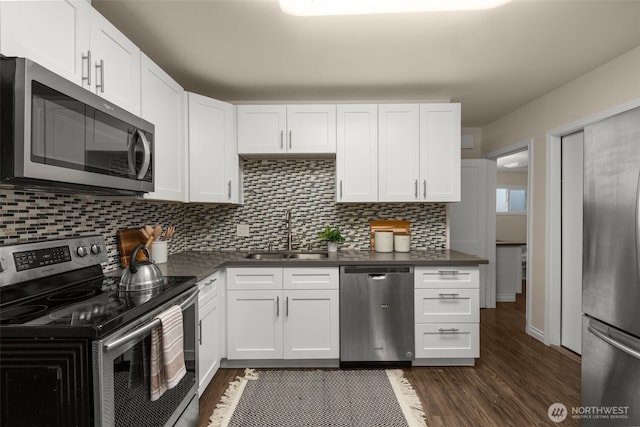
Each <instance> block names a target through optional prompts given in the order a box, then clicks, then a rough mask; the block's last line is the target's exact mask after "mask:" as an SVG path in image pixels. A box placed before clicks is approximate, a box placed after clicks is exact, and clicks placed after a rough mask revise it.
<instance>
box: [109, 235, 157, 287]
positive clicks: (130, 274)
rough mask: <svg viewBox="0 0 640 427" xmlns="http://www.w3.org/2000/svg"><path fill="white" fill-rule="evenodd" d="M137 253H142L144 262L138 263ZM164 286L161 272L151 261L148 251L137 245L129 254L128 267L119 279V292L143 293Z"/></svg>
mask: <svg viewBox="0 0 640 427" xmlns="http://www.w3.org/2000/svg"><path fill="white" fill-rule="evenodd" d="M139 251H144V253H145V255H146V256H147V260H146V261H138V260H136V257H137V255H138V252H139ZM162 285H164V277H162V272H161V271H160V269H159V268H158V266H157V265H155V264H154V263H153V262H152V261H151V255H150V254H149V249H147V248H146V247H145V246H144V245H138V246H136V247H135V249H134V250H133V253H132V254H131V260H130V262H129V267H127V269H126V270H125V271H124V272H123V273H122V276H121V277H120V290H123V291H145V290H148V289H153V288H157V287H159V286H162Z"/></svg>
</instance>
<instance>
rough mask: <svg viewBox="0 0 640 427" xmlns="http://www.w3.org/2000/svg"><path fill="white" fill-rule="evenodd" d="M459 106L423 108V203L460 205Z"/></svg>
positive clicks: (421, 109)
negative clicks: (456, 203)
mask: <svg viewBox="0 0 640 427" xmlns="http://www.w3.org/2000/svg"><path fill="white" fill-rule="evenodd" d="M460 126H461V125H460V104H445V103H442V104H421V105H420V179H421V195H420V198H421V200H422V201H425V202H431V201H437V202H459V201H460V173H461V172H460V137H461V128H460Z"/></svg>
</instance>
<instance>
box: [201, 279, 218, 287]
mask: <svg viewBox="0 0 640 427" xmlns="http://www.w3.org/2000/svg"><path fill="white" fill-rule="evenodd" d="M216 280H218V279H211V280H209V281H208V282H207V283H205V284H204V285H205V286H211V285H213V284H214V283H215V281H216Z"/></svg>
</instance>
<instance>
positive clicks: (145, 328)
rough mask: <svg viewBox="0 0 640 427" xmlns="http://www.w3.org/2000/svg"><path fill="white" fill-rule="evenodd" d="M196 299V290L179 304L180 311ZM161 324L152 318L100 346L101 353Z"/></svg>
mask: <svg viewBox="0 0 640 427" xmlns="http://www.w3.org/2000/svg"><path fill="white" fill-rule="evenodd" d="M197 297H198V289H197V288H196V289H195V290H194V291H191V295H189V296H188V297H187V299H186V300H184V301H182V302H181V303H180V308H181V309H182V311H184V310H186V309H187V307H189V306H190V305H191V304H192V303H193V300H195V299H196V298H197ZM161 324H162V322H161V321H160V319H158V318H154V319H153V320H151V321H150V322H148V323H145V324H144V325H142V326H140V327H139V328H136V329H134V330H133V331H131V332H129V333H128V334H126V335H124V336H122V337H120V338H118V339H117V340H115V341H112V342H110V343H108V344H105V345H103V346H102V348H103V351H104V352H105V353H108V352H110V351H113V350H115V349H117V348H118V347H121V346H122V345H124V344H126V343H128V342H129V341H132V340H134V339H136V338H138V337H141V336H144V335H146V334H147V333H149V332H151V330H152V329H153V328H155V327H157V326H160V325H161Z"/></svg>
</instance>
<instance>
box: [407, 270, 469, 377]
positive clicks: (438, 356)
mask: <svg viewBox="0 0 640 427" xmlns="http://www.w3.org/2000/svg"><path fill="white" fill-rule="evenodd" d="M414 277H415V307H414V310H415V311H414V315H415V322H416V324H415V345H416V359H415V361H414V365H418V366H419V365H473V364H474V363H475V358H477V357H480V308H479V301H480V296H479V285H480V282H479V272H478V267H440V268H439V267H416V268H415V270H414Z"/></svg>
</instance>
